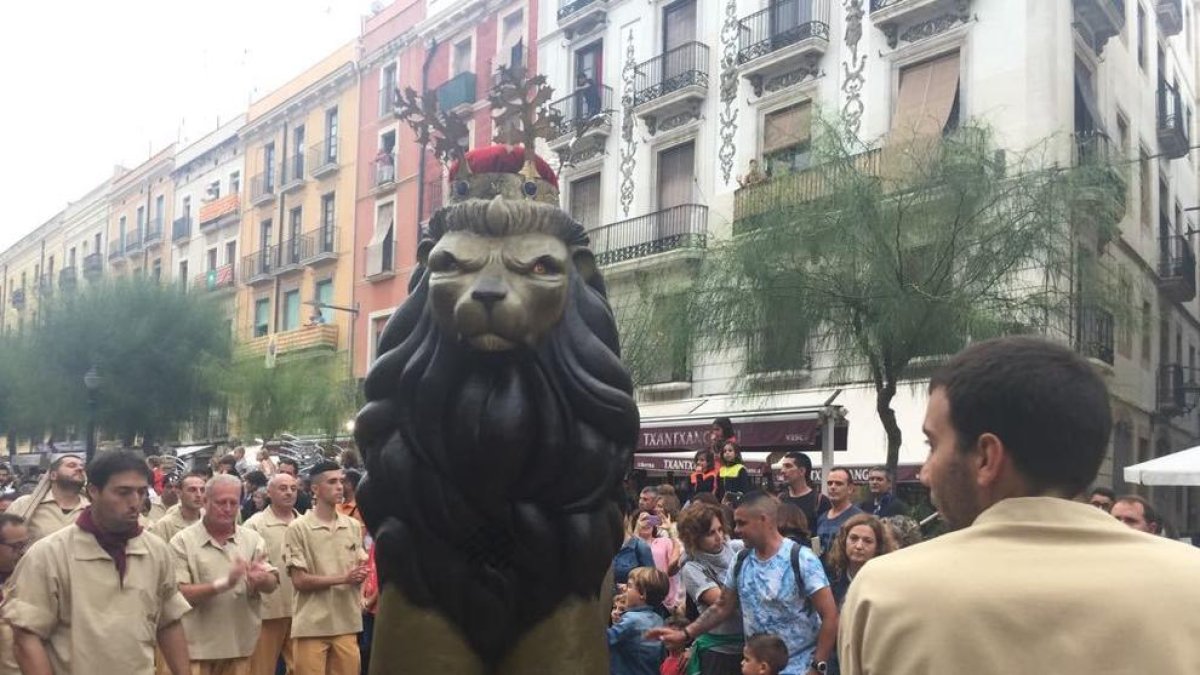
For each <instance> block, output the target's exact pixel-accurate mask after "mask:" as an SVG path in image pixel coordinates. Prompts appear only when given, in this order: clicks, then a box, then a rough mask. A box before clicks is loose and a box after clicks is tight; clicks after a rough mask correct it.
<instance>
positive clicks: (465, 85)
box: [437, 71, 475, 112]
mask: <svg viewBox="0 0 1200 675" xmlns="http://www.w3.org/2000/svg"><path fill="white" fill-rule="evenodd" d="M437 101H438V109H439V110H444V111H454V112H464V111H465V109H469V108H470V107H471V106H472V105H474V104H475V73H472V72H471V71H465V72H461V73H459V74H457V75H455V76H454V77H452V78H450V79H449V80H446V82H445V83H443V84H442V86H440V87H438V88H437Z"/></svg>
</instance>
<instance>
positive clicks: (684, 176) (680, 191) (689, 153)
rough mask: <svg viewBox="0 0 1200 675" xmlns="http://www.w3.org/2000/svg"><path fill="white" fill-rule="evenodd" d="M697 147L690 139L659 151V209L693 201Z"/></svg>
mask: <svg viewBox="0 0 1200 675" xmlns="http://www.w3.org/2000/svg"><path fill="white" fill-rule="evenodd" d="M695 147H696V146H695V144H694V143H693V142H691V141H689V142H687V143H681V144H679V145H677V146H675V147H673V148H670V149H668V150H663V151H662V152H660V153H658V208H659V210H663V209H669V208H671V207H674V206H679V205H680V204H689V203H691V202H692V188H693V182H694V180H695V179H694V175H695Z"/></svg>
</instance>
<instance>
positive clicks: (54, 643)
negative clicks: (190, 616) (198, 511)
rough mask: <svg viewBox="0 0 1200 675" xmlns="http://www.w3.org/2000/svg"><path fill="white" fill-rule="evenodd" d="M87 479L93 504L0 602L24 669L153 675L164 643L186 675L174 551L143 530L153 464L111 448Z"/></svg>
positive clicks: (28, 564) (178, 672)
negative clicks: (144, 502)
mask: <svg viewBox="0 0 1200 675" xmlns="http://www.w3.org/2000/svg"><path fill="white" fill-rule="evenodd" d="M88 476H89V477H90V479H91V482H90V483H89V484H88V488H87V489H88V496H89V497H90V500H91V504H90V505H89V506H88V507H87V508H85V509H84V510H83V511H82V512H81V513H80V514H79V518H78V520H76V521H75V523H74V524H72V525H69V526H67V527H64V528H63V529H61V530H59V531H57V532H55V533H54V534H50V535H47V536H45V537H43V538H42V539H40V540H38V541H37V542H36V543H35V544H34V545H33V546H31V547H30V548H29V550H28V552H26V553H25V557H24V558H22V559H21V562H20V563H19V564H18V565H17V569H16V572H15V573H14V576H15V578H16V583H12V584H10V585H9V587H8V588H9V594H8V596H7V597H6V598H5V599H4V604H3V605H2V606H0V618H3V619H4V620H5V621H7V622H8V623H9V624H10V625H11V626H12V627H13V635H14V639H15V645H16V655H17V663H18V664H20V666H21V672H22V673H24V674H25V675H70V674H71V673H78V674H79V675H84V674H87V673H105V674H107V673H113V674H115V675H149V674H150V673H152V672H154V648H153V647H154V645H155V643H156V642H157V644H158V646H159V647H160V648H161V649H162V653H163V655H164V656H165V659H166V662H167V663H168V664H169V666H170V671H171V672H172V673H173V674H174V675H186V674H187V673H188V670H189V664H188V649H187V637H186V636H185V635H184V633H183V625H182V624H181V623H180V619H181V618H182V617H183V615H184V614H185V613H186V612H187V611H188V610H189V609H190V607H189V606H188V603H187V601H186V600H184V599H183V596H182V595H180V593H179V589H178V587H177V586H176V584H175V569H174V566H173V564H172V560H171V551H170V548H169V547H168V546H167V544H166V542H164V541H163V540H162V539H159V538H158V537H155V536H150V535H147V534H146V533H145V532H143V531H142V529H141V528H140V527H139V526H138V517H139V516H140V515H141V506H142V500H143V499H145V496H146V494H147V492H148V491H149V485H150V469H149V468H147V466H146V463H145V462H144V461H143V460H142V458H141V456H140V455H138V454H136V453H132V452H128V451H109V452H103V453H100V454H98V455H97V456H96V458H95V459H93V460H92V462H91V464H89V465H88Z"/></svg>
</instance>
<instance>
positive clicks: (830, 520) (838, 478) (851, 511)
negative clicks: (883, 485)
mask: <svg viewBox="0 0 1200 675" xmlns="http://www.w3.org/2000/svg"><path fill="white" fill-rule="evenodd" d="M825 489H826V491H828V492H829V503H830V507H829V510H828V511H826V512H825V513H822V514H821V515H820V516H819V517H818V518H817V528H816V536H817V539H818V540H819V543H820V545H821V550H820V551H818V554H819V555H820V556H821V560H828V557H829V549H830V547H832V546H833V540H834V538H835V537H837V534H838V531H839V530H841V529H842V524H843V523H845V522H846V521H847V520H850V519H851V518H853V517H854V516H857V515H858V514H860V513H862V510H861V509H859V508H858V507H857V506H855V505H854V502H852V501H850V498H851V497H852V496H853V495H854V477H853V476H851V475H850V470H849V469H844V468H842V467H840V466H835V467H833V468H832V469H830V470H829V475H828V476H826V477H825Z"/></svg>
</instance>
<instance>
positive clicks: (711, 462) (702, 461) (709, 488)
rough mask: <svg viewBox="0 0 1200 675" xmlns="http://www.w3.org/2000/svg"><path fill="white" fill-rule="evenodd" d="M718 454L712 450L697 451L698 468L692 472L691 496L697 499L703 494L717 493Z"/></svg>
mask: <svg viewBox="0 0 1200 675" xmlns="http://www.w3.org/2000/svg"><path fill="white" fill-rule="evenodd" d="M717 480H718V473H717V456H716V454H714V453H713V451H712V450H700V451H698V452H697V453H696V470H695V471H693V472H692V475H691V478H690V481H691V489H692V492H691V496H690V497H689V498H690V499H695V498H696V497H697V496H698V495H701V494H705V493H707V494H712V495H715V494H716V493H717Z"/></svg>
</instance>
